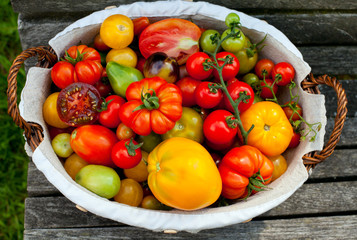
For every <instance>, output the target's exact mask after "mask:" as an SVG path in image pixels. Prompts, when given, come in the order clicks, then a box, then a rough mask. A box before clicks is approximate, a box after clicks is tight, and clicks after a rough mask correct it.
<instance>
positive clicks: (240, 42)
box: [221, 28, 247, 53]
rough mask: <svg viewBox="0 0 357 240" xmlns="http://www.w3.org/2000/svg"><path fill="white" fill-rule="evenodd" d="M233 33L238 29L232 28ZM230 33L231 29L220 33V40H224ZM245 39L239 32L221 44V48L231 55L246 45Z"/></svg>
mask: <svg viewBox="0 0 357 240" xmlns="http://www.w3.org/2000/svg"><path fill="white" fill-rule="evenodd" d="M234 31H235V32H238V31H240V30H239V29H238V28H234ZM231 32H232V30H231V29H227V30H225V31H224V32H223V33H222V37H221V39H224V38H225V37H226V36H227V35H228V34H230V33H231ZM246 41H247V40H246V37H245V35H244V33H243V32H242V31H240V34H239V35H238V36H236V37H229V38H227V39H226V40H224V41H223V42H222V48H223V49H224V50H225V51H227V52H231V53H236V52H238V51H240V50H241V49H243V48H244V46H245V45H246Z"/></svg>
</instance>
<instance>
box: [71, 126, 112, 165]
mask: <svg viewBox="0 0 357 240" xmlns="http://www.w3.org/2000/svg"><path fill="white" fill-rule="evenodd" d="M117 142H118V139H117V137H116V136H115V133H113V132H112V131H111V130H109V129H108V128H106V127H103V126H100V125H84V126H81V127H78V128H77V129H75V130H74V131H73V132H72V134H71V140H70V143H71V147H72V149H73V151H74V152H75V153H77V155H78V156H80V157H81V158H83V159H84V160H85V161H86V162H88V163H89V164H96V165H104V166H108V167H115V165H114V163H113V161H112V158H111V154H112V148H113V146H114V144H116V143H117Z"/></svg>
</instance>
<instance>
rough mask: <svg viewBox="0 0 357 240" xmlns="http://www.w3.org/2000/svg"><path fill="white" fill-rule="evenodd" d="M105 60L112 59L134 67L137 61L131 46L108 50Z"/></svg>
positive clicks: (109, 60)
mask: <svg viewBox="0 0 357 240" xmlns="http://www.w3.org/2000/svg"><path fill="white" fill-rule="evenodd" d="M105 61H106V62H107V63H108V62H111V61H113V62H116V63H119V64H121V65H124V66H128V67H133V68H134V67H136V63H137V62H138V57H137V56H136V53H135V52H134V51H133V50H132V49H131V48H129V47H125V48H121V49H112V50H110V51H109V52H108V54H107V56H106V58H105Z"/></svg>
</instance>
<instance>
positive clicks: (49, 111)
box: [42, 92, 69, 128]
mask: <svg viewBox="0 0 357 240" xmlns="http://www.w3.org/2000/svg"><path fill="white" fill-rule="evenodd" d="M58 95H59V92H55V93H52V94H51V95H50V96H48V97H47V99H46V101H45V102H44V104H43V106H42V113H43V118H44V120H45V122H46V123H47V124H48V125H50V126H52V127H56V128H67V127H69V126H68V125H67V124H65V123H64V122H63V121H62V120H61V119H60V118H59V116H58V113H57V98H58Z"/></svg>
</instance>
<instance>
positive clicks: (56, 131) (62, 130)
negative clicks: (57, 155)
mask: <svg viewBox="0 0 357 240" xmlns="http://www.w3.org/2000/svg"><path fill="white" fill-rule="evenodd" d="M74 129H75V128H73V127H67V128H57V127H52V126H50V125H48V131H49V133H50V138H51V140H52V139H54V138H55V137H56V136H57V135H58V134H61V133H71V132H72V131H73V130H74Z"/></svg>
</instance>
